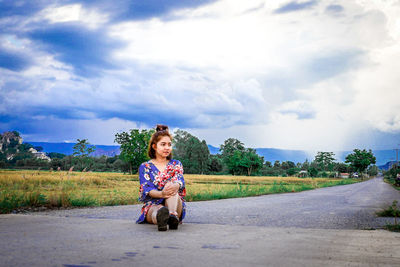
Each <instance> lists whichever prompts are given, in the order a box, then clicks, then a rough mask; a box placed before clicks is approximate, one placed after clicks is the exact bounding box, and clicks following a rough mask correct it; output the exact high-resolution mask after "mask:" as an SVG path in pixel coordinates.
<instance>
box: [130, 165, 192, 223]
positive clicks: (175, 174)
mask: <svg viewBox="0 0 400 267" xmlns="http://www.w3.org/2000/svg"><path fill="white" fill-rule="evenodd" d="M169 181H171V182H177V183H178V184H179V191H178V194H179V196H180V198H181V200H182V216H181V218H180V221H182V220H183V218H184V217H185V214H186V204H185V199H184V198H185V196H186V189H185V180H184V179H183V167H182V163H181V162H180V161H179V160H175V159H171V160H170V161H169V162H168V163H167V166H166V167H165V169H164V171H163V172H161V171H159V170H158V169H157V167H156V166H155V165H154V164H153V163H152V162H151V161H150V160H149V161H147V162H144V163H142V164H141V165H140V167H139V182H140V189H139V200H140V201H142V202H144V205H143V207H142V211H141V213H140V216H139V219H137V221H136V223H146V215H147V212H148V211H149V209H150V207H151V206H152V205H159V204H164V203H165V199H164V198H152V197H151V196H150V195H149V192H150V191H151V190H158V191H162V190H163V189H164V186H165V184H166V183H167V182H169Z"/></svg>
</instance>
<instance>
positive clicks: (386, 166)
mask: <svg viewBox="0 0 400 267" xmlns="http://www.w3.org/2000/svg"><path fill="white" fill-rule="evenodd" d="M394 164H396V161H389V162H387V163H386V164H385V165H380V166H378V168H379V169H381V170H385V171H387V170H389V169H390V168H392V166H393V165H394Z"/></svg>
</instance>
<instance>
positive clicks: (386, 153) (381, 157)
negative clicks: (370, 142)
mask: <svg viewBox="0 0 400 267" xmlns="http://www.w3.org/2000/svg"><path fill="white" fill-rule="evenodd" d="M208 148H209V150H210V153H211V154H217V153H219V148H217V147H214V146H211V145H208ZM256 151H257V154H258V155H260V156H262V157H264V160H266V161H270V162H271V163H274V162H275V161H276V160H279V161H281V162H282V161H293V162H294V163H298V162H300V163H303V162H304V161H305V160H306V159H307V160H308V161H313V160H314V157H315V155H316V153H317V152H314V153H311V152H307V151H303V150H289V149H278V148H256ZM333 152H334V153H335V157H336V160H337V161H339V162H344V161H345V159H346V156H347V155H348V154H350V153H352V152H353V151H333ZM372 152H373V153H374V155H375V157H376V165H378V166H380V165H384V164H386V163H387V162H389V161H391V160H393V159H394V158H395V157H396V155H395V152H394V150H390V149H389V150H372Z"/></svg>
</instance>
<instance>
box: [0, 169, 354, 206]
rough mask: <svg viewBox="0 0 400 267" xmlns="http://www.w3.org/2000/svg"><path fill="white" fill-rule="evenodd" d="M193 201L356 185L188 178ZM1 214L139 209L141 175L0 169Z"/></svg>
mask: <svg viewBox="0 0 400 267" xmlns="http://www.w3.org/2000/svg"><path fill="white" fill-rule="evenodd" d="M185 181H186V191H187V197H186V199H187V200H188V201H196V200H211V199H221V198H234V197H245V196H256V195H264V194H272V193H284V192H298V191H303V190H309V189H314V188H319V187H325V186H333V185H338V184H347V183H354V182H356V181H354V180H350V179H347V180H341V179H327V178H313V179H312V178H297V177H256V176H254V177H248V176H228V175H226V176H218V175H193V174H186V175H185ZM0 188H1V191H0V213H8V212H11V211H12V210H18V209H24V208H26V207H28V208H29V207H38V206H46V207H49V208H52V207H71V206H105V205H125V204H138V203H139V202H138V191H139V179H138V175H126V174H121V173H109V172H108V173H94V172H66V171H62V172H50V171H32V170H23V171H21V170H18V171H13V170H0Z"/></svg>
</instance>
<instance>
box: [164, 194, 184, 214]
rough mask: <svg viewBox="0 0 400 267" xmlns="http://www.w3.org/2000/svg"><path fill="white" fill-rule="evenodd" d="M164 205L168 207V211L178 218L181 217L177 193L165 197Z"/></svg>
mask: <svg viewBox="0 0 400 267" xmlns="http://www.w3.org/2000/svg"><path fill="white" fill-rule="evenodd" d="M165 206H166V207H167V208H168V210H169V213H172V214H174V215H177V216H178V218H180V217H181V214H182V200H181V198H180V197H179V195H178V194H175V195H173V196H172V197H170V198H167V199H165Z"/></svg>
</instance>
